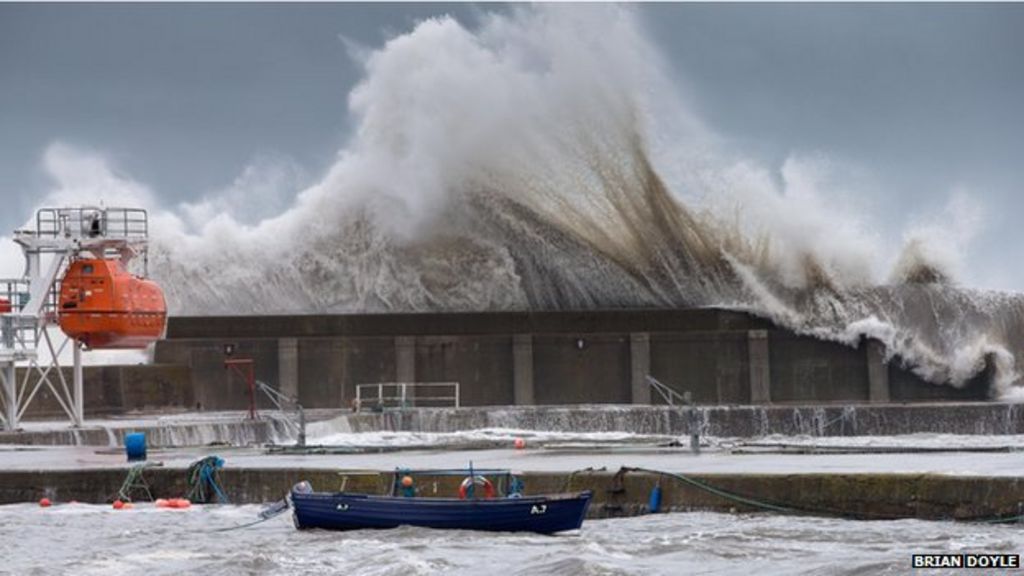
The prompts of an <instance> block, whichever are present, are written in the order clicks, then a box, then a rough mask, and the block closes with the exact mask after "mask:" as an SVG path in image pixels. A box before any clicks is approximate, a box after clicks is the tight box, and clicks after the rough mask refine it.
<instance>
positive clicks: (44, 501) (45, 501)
mask: <svg viewBox="0 0 1024 576" xmlns="http://www.w3.org/2000/svg"><path fill="white" fill-rule="evenodd" d="M52 504H53V502H50V499H49V498H40V499H39V507H40V508H49V507H50V506H51V505H52Z"/></svg>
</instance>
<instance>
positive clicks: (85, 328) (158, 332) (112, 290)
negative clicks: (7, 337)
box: [58, 258, 167, 349]
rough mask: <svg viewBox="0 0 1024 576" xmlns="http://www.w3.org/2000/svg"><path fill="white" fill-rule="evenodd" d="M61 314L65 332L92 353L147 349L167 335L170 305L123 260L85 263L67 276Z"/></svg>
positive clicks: (86, 260) (71, 267) (87, 260)
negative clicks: (93, 351)
mask: <svg viewBox="0 0 1024 576" xmlns="http://www.w3.org/2000/svg"><path fill="white" fill-rule="evenodd" d="M58 314H59V320H60V328H61V330H63V331H64V333H65V334H67V335H68V336H70V337H71V338H74V339H76V340H79V341H80V342H82V343H83V344H85V345H86V346H88V347H89V348H94V349H95V348H145V347H146V346H148V345H149V344H151V343H152V342H155V341H156V340H159V339H160V337H161V336H162V335H163V333H164V327H165V326H166V324H167V303H166V302H165V301H164V293H163V291H162V290H161V289H160V287H159V286H157V284H156V283H155V282H152V281H149V280H144V279H142V278H139V277H138V276H134V275H132V274H131V273H130V272H128V270H126V269H125V267H124V264H122V263H121V261H120V260H103V259H98V258H83V259H80V260H75V261H73V262H71V264H70V265H69V266H68V269H67V271H66V272H65V273H64V278H63V279H62V280H61V285H60V301H59V312H58Z"/></svg>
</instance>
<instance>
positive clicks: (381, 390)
mask: <svg viewBox="0 0 1024 576" xmlns="http://www.w3.org/2000/svg"><path fill="white" fill-rule="evenodd" d="M438 389H440V390H441V393H442V394H443V393H444V390H445V389H448V390H450V393H449V395H436V394H430V395H426V394H422V393H421V392H426V391H428V390H430V391H436V390H438ZM459 403H460V395H459V383H458V382H378V383H376V384H357V385H356V399H355V404H354V406H353V408H354V409H355V411H356V412H359V411H360V410H364V409H369V410H374V409H376V410H383V409H386V408H399V409H401V408H413V407H416V406H424V405H427V406H433V407H439V406H440V407H445V406H452V407H454V408H458V407H459Z"/></svg>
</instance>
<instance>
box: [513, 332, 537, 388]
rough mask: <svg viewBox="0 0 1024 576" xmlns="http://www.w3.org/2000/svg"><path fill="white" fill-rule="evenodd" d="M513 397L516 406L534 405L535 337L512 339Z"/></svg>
mask: <svg viewBox="0 0 1024 576" xmlns="http://www.w3.org/2000/svg"><path fill="white" fill-rule="evenodd" d="M512 378H513V383H512V387H513V396H514V401H515V403H516V405H524V404H533V403H534V394H533V336H532V335H530V334H516V335H515V336H514V337H513V339H512Z"/></svg>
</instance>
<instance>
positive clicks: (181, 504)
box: [167, 498, 192, 509]
mask: <svg viewBox="0 0 1024 576" xmlns="http://www.w3.org/2000/svg"><path fill="white" fill-rule="evenodd" d="M167 505H168V506H169V507H170V508H177V509H181V508H189V507H190V506H192V503H191V502H189V501H188V500H186V499H185V498H171V499H170V500H168V501H167Z"/></svg>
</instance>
